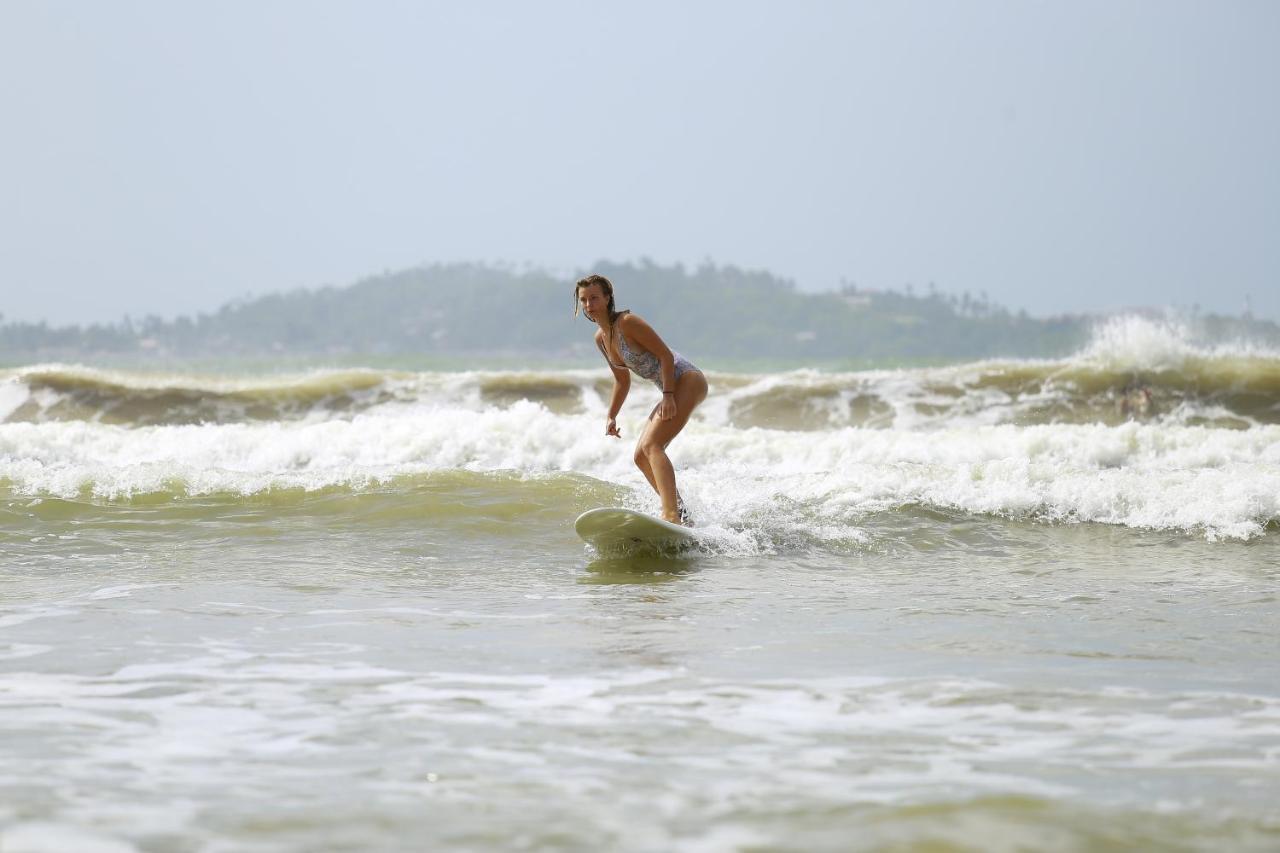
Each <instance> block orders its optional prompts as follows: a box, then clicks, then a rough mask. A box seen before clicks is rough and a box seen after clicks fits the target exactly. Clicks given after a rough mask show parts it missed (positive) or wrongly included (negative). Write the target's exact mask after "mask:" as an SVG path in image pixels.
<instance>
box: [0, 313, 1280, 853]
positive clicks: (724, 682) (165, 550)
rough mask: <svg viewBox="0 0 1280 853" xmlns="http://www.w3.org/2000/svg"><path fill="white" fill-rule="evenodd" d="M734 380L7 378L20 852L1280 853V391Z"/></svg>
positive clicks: (1136, 371)
mask: <svg viewBox="0 0 1280 853" xmlns="http://www.w3.org/2000/svg"><path fill="white" fill-rule="evenodd" d="M694 355H695V356H696V354H694ZM709 379H710V384H711V396H710V397H709V399H708V401H707V403H706V405H705V406H704V407H703V408H702V409H701V410H700V411H699V412H698V413H697V415H696V416H695V418H694V419H693V421H692V422H691V423H690V425H689V427H688V428H687V429H686V431H685V433H684V434H683V435H682V436H681V437H680V438H678V439H677V441H676V442H675V443H674V444H673V445H672V447H671V455H672V458H673V460H674V462H675V464H676V468H677V472H678V476H679V478H680V486H681V490H682V492H683V494H684V495H685V497H686V499H687V501H688V503H689V505H690V506H691V508H692V510H693V512H694V515H695V519H696V521H697V522H698V525H699V527H700V528H701V530H702V535H703V544H702V545H701V546H700V547H699V548H697V549H695V550H692V551H688V552H684V553H680V554H675V555H667V556H659V555H651V554H630V555H628V554H621V555H599V554H594V553H592V552H591V551H590V550H589V549H587V548H586V547H585V546H584V545H583V544H582V543H581V542H580V541H579V540H578V539H577V537H576V536H575V535H574V532H573V528H572V522H573V519H574V517H575V516H576V515H577V514H578V513H580V512H582V511H585V510H586V509H589V508H591V507H595V506H602V505H624V506H631V507H636V508H639V509H643V510H648V511H654V510H655V509H656V508H657V501H656V498H655V497H654V496H653V495H651V494H649V493H648V489H647V486H645V484H644V483H643V480H642V479H641V477H640V475H639V473H638V472H637V471H636V470H635V469H634V467H633V465H632V463H631V448H632V441H633V440H634V438H635V437H636V435H637V434H638V432H639V429H640V426H641V424H642V418H643V417H644V415H645V414H646V413H647V412H648V411H649V409H650V408H651V407H652V405H653V404H654V403H656V401H657V396H656V393H655V392H654V391H652V390H651V389H649V388H647V387H645V384H644V383H639V382H637V383H635V384H633V391H632V395H633V397H632V399H631V400H630V401H629V402H628V405H627V407H626V408H625V409H624V412H623V416H622V418H621V419H620V425H621V428H622V431H623V435H624V439H623V440H622V441H618V440H615V439H612V438H607V437H605V436H604V435H603V421H604V411H605V407H606V404H607V399H608V391H609V381H608V377H607V375H606V373H605V371H604V370H603V369H602V368H601V367H599V366H597V365H596V364H595V363H594V362H593V363H589V364H584V365H582V368H581V369H576V370H550V369H546V370H543V369H527V370H526V369H520V370H516V369H493V370H484V371H446V372H441V371H435V372H431V371H410V370H402V371H401V370H386V369H349V368H343V369H326V368H322V367H316V368H314V369H299V370H296V371H292V372H289V373H279V372H275V371H270V370H261V369H260V370H253V371H249V370H244V369H226V370H210V369H207V368H201V369H199V370H197V369H194V368H193V369H187V370H184V369H173V370H169V371H167V372H163V373H162V372H157V371H144V370H120V369H103V368H95V367H92V366H87V365H65V364H57V365H54V364H43V365H28V366H22V367H17V368H12V369H8V370H4V371H0V584H2V585H0V590H2V592H0V850H2V851H5V853H11V852H12V851H64V850H74V851H129V850H139V851H295V850H307V851H313V850H335V851H336V850H344V851H345V850H350V851H367V850H427V849H466V850H510V849H515V850H600V849H618V850H645V851H648V850H653V851H665V850H687V851H721V850H726V851H727V850H921V851H926V850H927V851H940V850H983V851H986V850H1064V851H1068V850H1091V851H1092V850H1162V849H1163V850H1276V849H1280V601H1278V597H1277V592H1278V588H1280V354H1276V353H1273V352H1269V351H1267V350H1264V349H1258V348H1250V347H1248V346H1244V345H1240V344H1235V345H1229V346H1209V345H1204V344H1199V343H1196V342H1195V341H1194V340H1193V339H1192V338H1190V337H1189V336H1188V335H1187V334H1186V333H1185V332H1183V331H1181V330H1179V329H1178V328H1176V327H1172V326H1169V325H1167V324H1163V323H1157V322H1152V321H1149V320H1141V319H1127V320H1120V321H1116V322H1114V323H1113V324H1111V325H1110V326H1108V327H1106V328H1103V329H1101V330H1100V331H1099V333H1098V335H1097V337H1096V339H1095V340H1094V342H1093V343H1092V344H1091V345H1090V346H1089V347H1088V348H1086V349H1085V350H1084V351H1082V352H1080V353H1078V354H1076V355H1074V356H1072V357H1070V358H1065V359H1060V360H1053V361H1025V360H993V361H985V362H980V363H971V364H959V365H952V366H946V367H930V368H913V369H898V370H888V369H886V370H875V371H855V372H835V371H829V370H823V371H820V370H790V371H782V372H774V373H744V372H734V371H715V370H711V371H709Z"/></svg>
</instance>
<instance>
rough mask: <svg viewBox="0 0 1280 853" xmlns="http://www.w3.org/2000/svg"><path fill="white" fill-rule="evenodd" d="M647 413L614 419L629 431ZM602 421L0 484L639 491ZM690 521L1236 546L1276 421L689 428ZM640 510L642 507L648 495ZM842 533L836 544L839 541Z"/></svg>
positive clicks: (236, 428)
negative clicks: (1177, 534) (960, 522)
mask: <svg viewBox="0 0 1280 853" xmlns="http://www.w3.org/2000/svg"><path fill="white" fill-rule="evenodd" d="M643 412H644V410H643V408H641V407H639V406H636V407H634V409H633V410H632V414H631V416H630V417H624V418H623V419H622V428H623V432H624V435H627V436H628V437H629V438H630V437H631V436H635V435H637V434H638V432H639V430H640V427H641V426H642V421H640V420H639V418H640V417H642V415H643ZM602 432H603V429H602V417H601V416H600V413H599V412H598V411H597V412H589V413H587V414H583V415H570V416H566V415H556V414H553V413H551V412H549V411H548V410H547V409H546V408H544V407H543V406H541V405H538V404H535V403H529V402H520V403H516V404H514V405H511V406H508V407H505V408H497V407H490V408H482V409H473V408H446V407H425V406H415V407H408V408H405V409H404V410H402V411H401V412H399V413H398V414H395V415H392V414H390V413H384V414H370V415H361V416H357V417H355V418H352V419H349V420H334V421H325V422H319V423H297V422H295V423H280V422H270V423H259V424H224V425H188V426H161V427H136V428H125V427H116V426H108V425H101V424H92V423H86V422H70V423H43V424H22V423H20V424H3V425H0V480H4V481H7V482H8V484H9V486H10V488H11V489H13V490H15V491H17V492H19V493H23V494H30V495H56V496H63V497H74V496H77V495H80V494H83V493H90V494H92V495H95V496H97V497H100V498H108V499H121V498H128V497H129V496H131V495H136V494H142V493H165V492H171V493H173V494H175V495H194V494H209V493H216V492H228V493H238V494H254V493H260V492H263V491H266V490H270V489H278V488H302V489H319V488H325V487H330V486H343V487H350V488H355V489H360V488H365V487H367V486H369V485H370V484H373V483H384V482H387V481H389V480H392V479H394V478H397V477H402V476H412V475H422V474H430V473H433V472H439V471H450V470H462V471H472V472H497V471H508V472H516V473H518V474H521V475H526V476H542V475H549V474H559V473H575V474H582V475H587V476H590V477H594V478H598V479H601V480H606V481H611V482H617V483H621V484H624V485H629V486H634V487H636V490H637V494H638V495H647V494H648V489H647V486H645V485H644V484H643V481H642V479H641V478H640V475H639V473H638V471H637V470H636V468H635V467H634V465H633V463H632V461H631V442H630V440H628V441H625V442H619V441H616V440H614V439H611V438H606V437H605V436H604V435H602ZM671 452H672V456H673V459H674V461H675V463H676V466H677V469H678V471H679V472H680V477H681V485H682V489H683V490H684V492H685V494H686V496H687V497H688V498H689V499H690V502H691V503H692V505H693V507H694V509H695V510H696V511H697V512H698V514H699V516H700V517H701V520H702V521H703V523H708V524H710V525H712V526H717V525H718V526H721V527H723V528H724V529H726V530H728V529H731V528H735V527H742V526H744V525H745V524H748V523H751V524H758V523H760V522H761V521H762V520H767V519H768V518H769V517H772V516H782V517H781V518H779V519H778V521H779V523H780V524H781V525H782V526H783V527H784V528H785V527H786V526H787V525H794V524H801V523H802V522H801V518H802V517H803V518H804V521H803V524H805V525H808V527H809V529H810V532H811V533H812V532H813V531H817V535H819V536H822V535H825V534H823V532H822V531H824V530H826V531H827V532H828V533H830V534H831V535H848V527H849V525H851V524H856V521H857V519H858V518H860V517H861V516H862V515H864V514H865V513H867V512H869V511H874V510H878V509H883V508H888V507H894V506H901V505H904V504H924V505H929V506H935V507H943V508H953V509H957V510H960V511H966V512H974V513H994V514H998V515H1005V516H1011V517H1019V518H1026V517H1030V518H1040V519H1047V520H1053V521H1093V522H1104V523H1109V524H1119V525H1125V526H1131V527H1141V528H1153V529H1171V530H1187V531H1195V532H1200V533H1203V534H1205V535H1207V536H1209V537H1210V538H1217V537H1230V538H1249V537H1252V536H1256V535H1259V534H1260V533H1261V532H1262V530H1263V529H1264V527H1265V526H1266V525H1267V524H1269V523H1271V522H1274V521H1276V520H1277V519H1280V427H1274V426H1271V427H1256V428H1253V429H1249V430H1221V429H1208V428H1203V427H1185V426H1172V425H1160V424H1145V425H1144V424H1136V423H1130V424H1126V425H1123V426H1120V427H1106V426H1101V425H1042V426H1034V427H1015V426H1010V425H998V426H980V427H971V428H950V429H941V430H936V431H933V432H920V431H912V430H898V429H894V430H863V429H851V428H845V429H837V430H827V431H822V432H786V431H778V430H764V429H735V428H732V427H727V426H723V425H715V424H714V423H709V422H707V421H703V420H696V421H695V422H694V423H693V425H692V426H690V427H689V428H688V430H687V431H686V432H685V434H684V435H682V436H681V438H680V440H679V441H678V442H677V443H676V444H674V445H673V446H672V449H671ZM644 500H648V498H644ZM839 530H844V531H845V533H844V534H840V533H839V532H838V531H839Z"/></svg>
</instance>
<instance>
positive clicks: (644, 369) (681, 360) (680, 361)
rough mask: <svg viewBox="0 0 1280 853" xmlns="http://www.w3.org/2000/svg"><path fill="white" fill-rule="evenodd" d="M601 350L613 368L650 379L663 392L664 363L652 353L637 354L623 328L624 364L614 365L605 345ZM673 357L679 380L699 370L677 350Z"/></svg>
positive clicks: (620, 347) (620, 338) (621, 351)
mask: <svg viewBox="0 0 1280 853" xmlns="http://www.w3.org/2000/svg"><path fill="white" fill-rule="evenodd" d="M626 313H627V312H626V311H623V312H622V313H620V314H619V315H618V316H619V317H621V316H622V314H626ZM601 349H604V356H605V360H606V361H608V362H609V364H611V365H612V366H614V367H618V368H622V367H626V368H630V369H631V370H632V372H634V373H635V374H636V375H637V376H639V377H640V378H641V379H648V380H649V381H650V382H652V383H653V384H654V385H657V386H658V390H659V391H661V390H663V388H662V362H660V361H658V357H657V356H656V355H654V354H653V353H651V352H645V351H639V352H637V351H636V350H633V349H631V347H629V346H627V336H626V335H624V334H622V329H621V327H618V355H620V356H622V364H614V363H613V359H612V358H609V351H608V350H607V349H605V348H604V346H603V345H602V346H601ZM671 355H672V357H673V358H674V359H675V362H676V379H679V378H680V377H681V376H682V375H684V373H685V372H686V371H689V370H697V368H696V367H694V366H693V362H691V361H689V359H687V358H685V357H684V356H682V355H681V354H680V353H678V352H676V351H675V350H672V351H671Z"/></svg>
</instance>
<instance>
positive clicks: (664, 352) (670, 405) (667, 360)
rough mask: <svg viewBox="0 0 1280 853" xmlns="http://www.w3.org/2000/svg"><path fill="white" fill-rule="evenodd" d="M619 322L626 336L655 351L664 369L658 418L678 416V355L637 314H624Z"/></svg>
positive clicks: (659, 363)
mask: <svg viewBox="0 0 1280 853" xmlns="http://www.w3.org/2000/svg"><path fill="white" fill-rule="evenodd" d="M618 322H619V324H620V325H621V327H622V330H623V331H624V332H625V334H626V336H627V337H628V338H630V339H631V340H633V341H635V342H636V343H637V344H639V345H640V346H641V347H643V348H644V349H646V350H648V351H649V352H651V353H653V354H654V355H655V356H656V357H657V359H658V365H659V367H660V368H661V369H662V403H660V404H659V406H658V419H659V420H663V421H667V420H670V419H671V418H674V417H675V416H676V357H675V356H674V355H672V353H671V348H670V347H668V346H667V345H666V343H664V342H663V340H662V338H661V337H660V336H659V335H658V333H657V332H655V331H654V330H653V327H652V326H650V325H649V324H648V323H646V322H645V321H644V320H642V319H640V318H639V317H637V316H636V315H635V314H624V315H623V316H621V317H619V318H618Z"/></svg>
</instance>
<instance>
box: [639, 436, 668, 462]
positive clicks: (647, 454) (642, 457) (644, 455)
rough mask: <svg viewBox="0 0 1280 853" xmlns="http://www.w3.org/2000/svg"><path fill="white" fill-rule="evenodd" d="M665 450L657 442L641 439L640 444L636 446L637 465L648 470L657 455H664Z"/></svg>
mask: <svg viewBox="0 0 1280 853" xmlns="http://www.w3.org/2000/svg"><path fill="white" fill-rule="evenodd" d="M664 449H665V448H663V446H662V445H661V444H659V443H658V442H656V441H653V440H651V439H648V438H644V439H641V441H640V443H639V444H637V445H636V454H635V460H636V464H637V465H639V466H640V467H641V468H647V467H648V466H649V461H650V460H651V459H653V457H654V456H655V455H656V454H658V453H662V452H663V450H664Z"/></svg>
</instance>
